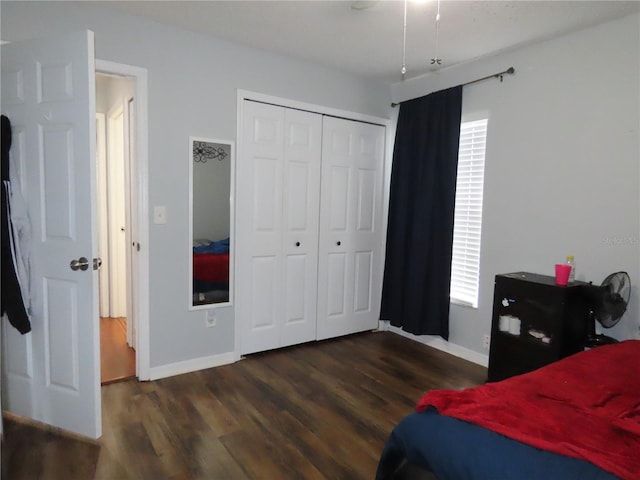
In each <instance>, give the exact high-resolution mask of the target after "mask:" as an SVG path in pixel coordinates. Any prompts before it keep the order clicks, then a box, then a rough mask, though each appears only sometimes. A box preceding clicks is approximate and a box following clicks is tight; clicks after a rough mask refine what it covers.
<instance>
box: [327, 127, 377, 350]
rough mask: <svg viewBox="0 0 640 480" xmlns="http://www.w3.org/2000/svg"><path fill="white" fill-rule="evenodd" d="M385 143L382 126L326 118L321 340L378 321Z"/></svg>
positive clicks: (347, 332)
mask: <svg viewBox="0 0 640 480" xmlns="http://www.w3.org/2000/svg"><path fill="white" fill-rule="evenodd" d="M384 142H385V127H383V126H380V125H372V124H368V123H362V122H356V121H351V120H345V119H340V118H334V117H324V121H323V141H322V182H321V185H322V191H321V195H320V198H321V203H320V245H319V265H318V319H317V330H318V335H317V338H318V340H321V339H325V338H331V337H336V336H339V335H347V334H350V333H355V332H361V331H365V330H371V329H375V328H377V326H378V319H379V314H380V296H381V291H382V268H383V258H382V251H383V242H384V232H383V231H382V223H383V222H382V201H383V159H384V149H385V145H384Z"/></svg>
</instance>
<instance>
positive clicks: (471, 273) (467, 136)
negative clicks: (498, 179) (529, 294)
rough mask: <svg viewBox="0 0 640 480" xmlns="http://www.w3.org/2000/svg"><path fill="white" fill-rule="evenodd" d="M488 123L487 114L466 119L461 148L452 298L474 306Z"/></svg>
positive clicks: (463, 125)
mask: <svg viewBox="0 0 640 480" xmlns="http://www.w3.org/2000/svg"><path fill="white" fill-rule="evenodd" d="M487 123H488V119H486V118H485V119H482V120H477V121H474V122H465V123H463V124H462V125H461V126H460V149H459V152H458V178H457V182H456V205H455V220H454V226H453V258H452V260H451V293H450V298H451V301H452V302H454V303H460V304H463V305H470V306H472V307H474V308H476V307H477V306H478V278H479V274H480V233H481V230H482V191H483V187H484V154H485V145H486V138H487Z"/></svg>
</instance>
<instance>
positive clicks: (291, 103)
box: [233, 89, 395, 360]
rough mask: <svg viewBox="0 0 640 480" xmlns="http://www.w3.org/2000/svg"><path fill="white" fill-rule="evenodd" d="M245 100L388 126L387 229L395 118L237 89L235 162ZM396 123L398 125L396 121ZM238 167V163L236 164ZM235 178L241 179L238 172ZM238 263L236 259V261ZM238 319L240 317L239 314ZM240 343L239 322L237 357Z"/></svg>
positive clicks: (240, 151) (384, 213)
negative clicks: (393, 119) (393, 120)
mask: <svg viewBox="0 0 640 480" xmlns="http://www.w3.org/2000/svg"><path fill="white" fill-rule="evenodd" d="M245 100H249V101H255V102H261V103H268V104H271V105H276V106H279V107H285V108H293V109H297V110H304V111H307V112H312V113H319V114H321V115H328V116H331V117H337V118H344V119H346V120H355V121H359V122H365V123H372V124H374V125H382V126H384V127H385V132H386V133H385V157H384V161H383V172H382V175H383V192H382V216H383V218H382V223H383V225H382V229H383V231H384V232H386V231H387V217H388V204H389V186H390V183H391V160H392V156H393V155H392V152H393V141H394V137H393V135H392V131H391V130H392V129H391V126H392V125H393V122H392V121H391V120H390V119H388V118H382V117H376V116H373V115H367V114H364V113H357V112H352V111H349V110H341V109H337V108H333V107H326V106H323V105H317V104H313V103H307V102H301V101H298V100H292V99H289V98H283V97H276V96H273V95H266V94H263V93H258V92H253V91H250V90H243V89H238V90H237V98H236V102H237V103H236V111H237V114H236V121H237V123H236V136H237V138H236V162H237V161H238V159H240V158H242V156H243V155H244V145H243V143H242V142H243V138H242V130H243V129H242V126H243V125H244V118H243V112H244V102H245ZM394 126H395V125H394ZM236 168H237V165H236ZM235 181H236V182H237V181H238V178H237V176H236V179H235ZM234 188H235V191H236V192H237V191H239V190H238V188H239V187H238V186H237V185H235V186H234ZM237 214H238V213H237V209H236V210H235V211H234V215H237ZM234 224H235V228H234V230H233V235H234V238H237V237H236V236H237V234H238V232H237V225H238V222H237V221H235V222H234ZM385 246H386V242H383V244H382V257H383V258H384V253H385V252H384V250H385ZM236 265H237V262H236ZM240 281H242V279H239V278H238V276H237V275H235V276H234V282H240ZM234 292H237V285H234ZM236 322H237V318H236ZM241 345H242V328H240V327H239V326H238V325H237V324H236V326H235V328H234V357H235V360H239V359H240V358H241V357H242V354H241Z"/></svg>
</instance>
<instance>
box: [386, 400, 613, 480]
mask: <svg viewBox="0 0 640 480" xmlns="http://www.w3.org/2000/svg"><path fill="white" fill-rule="evenodd" d="M576 435H580V426H579V425H576ZM602 448H607V447H606V445H603V446H602ZM405 460H406V461H408V462H409V463H411V464H414V465H418V466H420V467H422V468H424V469H425V470H427V471H430V472H433V474H435V476H436V477H437V478H438V480H616V479H617V477H615V476H614V475H612V474H610V473H608V472H605V471H604V470H602V469H601V468H599V467H596V466H595V465H593V464H591V463H589V462H586V461H584V460H579V459H575V458H570V457H565V456H563V455H558V454H555V453H552V452H547V451H544V450H540V449H537V448H534V447H531V446H529V445H525V444H524V443H521V442H518V441H515V440H511V439H509V438H507V437H505V436H503V435H500V434H498V433H495V432H492V431H490V430H487V429H485V428H483V427H480V426H478V425H474V424H471V423H468V422H465V421H462V420H458V419H455V418H451V417H446V416H443V415H440V414H438V412H437V411H436V410H435V409H434V408H430V409H428V410H426V411H425V412H422V413H412V414H410V415H408V416H407V417H405V418H404V419H403V420H401V421H400V422H399V423H398V425H396V427H395V428H394V429H393V431H392V432H391V435H390V436H389V439H388V440H387V443H386V445H385V447H384V449H383V451H382V455H381V457H380V462H379V464H378V470H377V472H376V480H387V479H390V478H392V477H393V472H394V471H395V470H396V469H397V468H398V466H400V465H401V463H402V462H403V461H405Z"/></svg>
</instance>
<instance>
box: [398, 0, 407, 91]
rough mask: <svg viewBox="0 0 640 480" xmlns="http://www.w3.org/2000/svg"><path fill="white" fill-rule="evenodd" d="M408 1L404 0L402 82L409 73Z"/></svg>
mask: <svg viewBox="0 0 640 480" xmlns="http://www.w3.org/2000/svg"><path fill="white" fill-rule="evenodd" d="M407 1H408V0H404V23H403V24H402V69H401V70H400V74H401V75H402V80H404V76H405V75H406V73H407Z"/></svg>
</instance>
